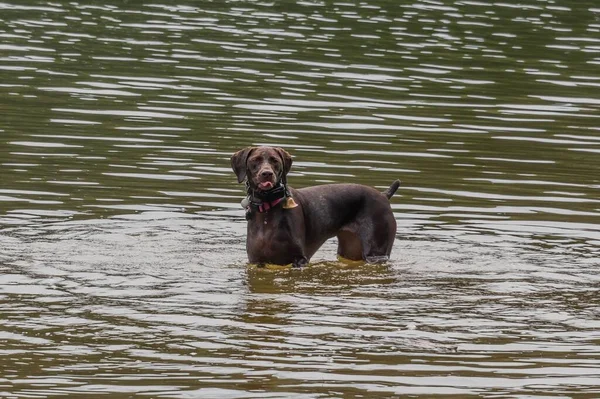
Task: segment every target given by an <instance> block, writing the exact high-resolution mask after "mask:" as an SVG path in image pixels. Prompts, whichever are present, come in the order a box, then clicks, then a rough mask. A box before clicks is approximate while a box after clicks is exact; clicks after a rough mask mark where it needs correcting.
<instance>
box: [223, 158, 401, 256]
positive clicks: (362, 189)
mask: <svg viewBox="0 0 600 399" xmlns="http://www.w3.org/2000/svg"><path fill="white" fill-rule="evenodd" d="M291 166H292V157H291V156H290V154H288V153H287V152H286V151H285V150H283V149H282V148H278V147H248V148H244V149H243V150H240V151H238V152H236V153H235V154H233V156H232V157H231V167H232V168H233V171H234V172H235V174H236V175H237V179H238V183H241V182H243V181H244V180H245V179H246V188H247V194H248V196H247V197H246V199H245V200H244V201H242V206H243V207H244V208H245V209H246V219H247V220H248V237H247V239H246V251H247V253H248V259H249V261H250V262H251V263H257V264H266V263H272V264H277V265H287V264H290V263H291V264H292V265H293V266H294V267H301V266H305V265H306V264H307V263H308V261H309V259H310V258H311V257H312V256H313V255H314V253H315V252H317V250H318V249H319V248H320V247H321V245H323V243H324V242H325V241H326V240H327V239H329V238H331V237H334V236H337V238H338V242H339V243H338V255H340V256H341V257H343V258H346V259H350V260H366V261H367V262H383V261H386V260H388V259H389V256H390V252H391V251H392V244H393V243H394V238H395V237H396V219H395V218H394V215H393V213H392V209H391V207H390V203H389V199H390V198H391V197H392V195H394V193H395V192H396V190H397V189H398V186H400V181H398V180H396V181H395V182H394V183H392V185H391V186H390V188H388V190H387V191H386V192H385V193H381V192H379V191H377V190H375V189H374V188H371V187H367V186H362V185H359V184H325V185H321V186H314V187H307V188H303V189H299V190H294V189H293V188H291V187H288V186H287V174H288V172H289V171H290V168H291Z"/></svg>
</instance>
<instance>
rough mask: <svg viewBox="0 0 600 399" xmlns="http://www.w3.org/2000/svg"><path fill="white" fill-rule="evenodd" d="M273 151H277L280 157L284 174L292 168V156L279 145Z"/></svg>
mask: <svg viewBox="0 0 600 399" xmlns="http://www.w3.org/2000/svg"><path fill="white" fill-rule="evenodd" d="M275 151H277V153H278V154H279V156H280V157H281V161H282V162H283V175H284V176H286V175H287V174H288V173H289V171H290V169H291V168H292V156H291V155H290V154H289V153H288V152H287V151H286V150H284V149H283V148H281V147H275Z"/></svg>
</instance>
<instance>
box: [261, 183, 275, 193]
mask: <svg viewBox="0 0 600 399" xmlns="http://www.w3.org/2000/svg"><path fill="white" fill-rule="evenodd" d="M273 187H275V184H273V182H271V181H263V182H260V183H258V189H259V190H262V191H269V190H271V189H272V188H273Z"/></svg>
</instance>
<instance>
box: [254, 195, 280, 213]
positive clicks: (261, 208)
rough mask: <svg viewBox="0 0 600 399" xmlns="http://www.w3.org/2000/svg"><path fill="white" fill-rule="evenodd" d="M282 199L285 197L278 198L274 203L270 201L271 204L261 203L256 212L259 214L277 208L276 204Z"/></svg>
mask: <svg viewBox="0 0 600 399" xmlns="http://www.w3.org/2000/svg"><path fill="white" fill-rule="evenodd" d="M283 198H285V197H282V198H278V199H276V200H275V201H271V202H263V203H262V204H260V205H259V206H258V211H259V212H260V213H264V212H266V211H268V210H269V209H271V208H273V207H275V206H277V204H279V203H280V202H281V201H283Z"/></svg>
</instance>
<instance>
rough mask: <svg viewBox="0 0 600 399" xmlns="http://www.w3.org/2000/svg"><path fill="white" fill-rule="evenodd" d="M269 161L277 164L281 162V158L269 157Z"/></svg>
mask: <svg viewBox="0 0 600 399" xmlns="http://www.w3.org/2000/svg"><path fill="white" fill-rule="evenodd" d="M269 163H270V164H271V165H277V164H278V163H279V160H277V158H274V157H270V158H269Z"/></svg>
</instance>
